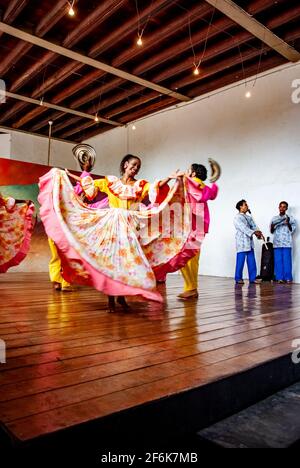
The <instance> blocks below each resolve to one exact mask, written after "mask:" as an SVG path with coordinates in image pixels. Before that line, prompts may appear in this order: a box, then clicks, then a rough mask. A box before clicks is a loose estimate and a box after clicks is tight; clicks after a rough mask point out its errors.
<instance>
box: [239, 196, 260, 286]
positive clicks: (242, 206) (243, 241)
mask: <svg viewBox="0 0 300 468" xmlns="http://www.w3.org/2000/svg"><path fill="white" fill-rule="evenodd" d="M236 209H237V210H238V212H239V213H238V214H237V215H236V217H235V219H234V226H235V228H236V235H235V239H236V250H237V257H236V270H235V281H236V283H237V284H244V280H243V270H244V265H245V260H246V259H247V266H248V273H249V281H250V283H260V281H259V280H257V279H256V276H257V268H256V261H255V255H254V242H253V236H254V235H255V236H256V237H257V238H258V239H262V238H263V234H262V232H261V231H260V230H259V229H258V228H257V226H256V224H255V222H254V220H253V218H252V216H250V215H247V212H248V211H249V207H248V204H247V202H246V200H240V201H239V202H238V203H237V204H236Z"/></svg>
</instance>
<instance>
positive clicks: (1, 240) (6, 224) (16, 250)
mask: <svg viewBox="0 0 300 468" xmlns="http://www.w3.org/2000/svg"><path fill="white" fill-rule="evenodd" d="M33 213H34V204H33V203H32V202H31V201H30V200H28V201H26V200H16V199H14V198H12V197H4V196H2V195H1V193H0V273H6V271H7V270H8V269H9V268H11V267H13V266H16V265H19V263H21V262H22V261H23V260H24V258H25V257H26V255H27V253H28V251H29V247H30V240H31V235H32V231H33V228H34V224H35V223H34V217H33Z"/></svg>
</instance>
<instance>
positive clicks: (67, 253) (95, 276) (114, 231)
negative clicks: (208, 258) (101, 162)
mask: <svg viewBox="0 0 300 468" xmlns="http://www.w3.org/2000/svg"><path fill="white" fill-rule="evenodd" d="M140 166H141V160H140V158H139V157H137V156H133V155H127V156H125V157H124V158H123V160H122V162H121V166H120V169H121V178H118V177H115V176H106V177H105V178H104V179H98V180H92V179H91V178H89V177H84V178H82V179H80V184H81V187H82V189H83V191H84V193H85V195H86V196H87V197H88V198H89V197H94V196H96V194H97V193H98V192H99V190H100V191H102V192H104V193H106V194H107V196H108V201H109V206H110V207H109V208H107V209H101V210H95V209H92V208H89V207H88V206H87V205H85V204H83V203H82V202H81V201H80V200H79V198H78V197H76V196H75V195H74V191H73V187H72V185H71V183H70V181H69V179H68V177H67V175H66V172H64V171H61V170H59V169H52V170H51V171H50V172H49V173H48V174H46V175H45V176H44V177H42V178H41V179H40V196H39V201H40V203H41V211H40V213H41V218H42V220H43V222H44V225H45V228H46V232H47V234H48V235H49V236H50V237H52V238H53V239H54V241H55V243H56V245H57V246H58V248H59V252H60V255H61V257H62V261H63V267H64V276H65V278H66V279H67V280H68V281H70V282H77V283H79V284H86V285H90V286H93V287H95V288H96V289H98V290H100V291H102V292H104V293H105V294H107V295H108V296H136V295H141V296H143V297H144V298H146V299H149V300H154V301H159V302H161V301H162V297H161V295H160V294H159V292H157V291H156V278H155V276H156V275H160V272H161V271H163V272H164V273H168V272H170V271H176V270H178V269H180V268H181V267H183V266H184V265H185V264H186V262H187V261H188V260H189V259H190V258H191V257H192V256H194V255H195V254H196V251H197V249H199V246H200V242H199V243H198V245H196V243H197V240H196V239H195V233H192V220H191V217H190V216H189V214H190V204H188V203H186V204H185V201H186V200H187V197H186V193H185V192H184V190H182V189H181V187H180V184H179V182H178V181H176V182H175V184H174V186H173V187H172V188H171V189H170V190H169V191H168V187H167V183H168V181H169V180H171V179H172V178H174V179H177V173H176V174H172V175H171V176H170V177H168V178H167V179H165V180H163V181H156V182H155V183H154V184H149V183H148V182H147V181H146V180H143V179H141V180H137V179H136V176H137V174H138V172H139V169H140ZM69 174H70V173H69ZM74 178H75V180H77V181H78V182H79V180H78V178H76V176H75V177H74ZM86 179H87V180H86ZM162 188H164V189H165V193H163V194H161V192H162ZM167 192H168V193H167ZM164 197H165V198H164ZM146 200H147V203H150V205H149V206H147V207H146V206H145V204H142V202H144V203H146ZM157 200H159V203H158V204H156V203H155V202H157ZM162 200H163V201H162ZM174 205H176V206H175V207H174ZM175 209H176V210H177V213H176V215H174V210H175ZM178 210H179V211H180V210H181V212H180V213H179V215H178ZM185 212H187V216H186V217H185V216H184V215H185V214H186V213H185ZM166 221H171V223H170V222H169V226H167V227H166V224H168V223H166ZM191 239H192V240H193V248H192V249H191V248H190V241H191ZM121 302H123V300H121ZM123 303H124V302H123ZM111 306H112V304H111Z"/></svg>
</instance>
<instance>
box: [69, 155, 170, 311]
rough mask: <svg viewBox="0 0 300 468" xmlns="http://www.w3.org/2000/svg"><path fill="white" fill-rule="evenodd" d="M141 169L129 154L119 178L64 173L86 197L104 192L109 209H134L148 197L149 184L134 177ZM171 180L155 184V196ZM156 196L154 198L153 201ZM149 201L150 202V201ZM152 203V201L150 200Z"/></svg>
mask: <svg viewBox="0 0 300 468" xmlns="http://www.w3.org/2000/svg"><path fill="white" fill-rule="evenodd" d="M140 168H141V159H140V158H139V157H138V156H133V155H131V154H128V155H126V156H125V157H124V158H123V159H122V161H121V164H120V174H121V178H120V179H118V178H117V177H114V176H109V177H106V178H103V179H98V180H95V181H93V180H92V178H91V177H89V174H87V176H85V177H82V176H81V177H77V176H74V175H73V174H71V173H70V172H69V171H68V170H67V169H66V173H67V174H68V175H69V176H70V177H71V178H73V179H74V180H76V181H77V186H78V184H79V185H80V187H81V190H82V191H83V192H84V193H85V194H86V196H87V197H89V198H93V197H96V196H97V193H98V191H101V192H104V193H106V194H107V196H108V200H109V206H110V207H111V208H120V209H122V208H123V209H126V210H130V209H134V208H136V207H137V205H138V203H141V202H142V201H144V200H145V198H146V197H148V196H149V191H150V184H149V183H148V182H146V181H145V180H136V179H135V177H136V175H137V174H138V172H139V170H140ZM170 180H171V178H167V179H164V180H163V181H160V182H158V184H157V187H156V189H157V194H156V195H158V193H159V190H160V189H161V188H162V187H164V186H165V185H166V184H167V183H168V182H169V181H170ZM156 199H157V196H156V197H155V201H156ZM150 201H151V200H150ZM152 201H154V200H153V199H152ZM117 301H118V303H119V304H120V305H122V307H123V309H124V310H128V309H129V306H128V304H127V302H126V300H125V297H124V296H118V298H117ZM114 309H115V299H114V296H109V310H110V311H111V312H112V311H114Z"/></svg>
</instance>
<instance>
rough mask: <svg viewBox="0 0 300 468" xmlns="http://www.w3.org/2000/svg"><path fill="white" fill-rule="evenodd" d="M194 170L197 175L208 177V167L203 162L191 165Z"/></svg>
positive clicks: (203, 178)
mask: <svg viewBox="0 0 300 468" xmlns="http://www.w3.org/2000/svg"><path fill="white" fill-rule="evenodd" d="M191 169H192V172H195V174H196V177H198V179H201V180H203V181H204V180H206V179H207V169H206V167H205V166H203V164H196V163H195V164H192V165H191Z"/></svg>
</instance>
